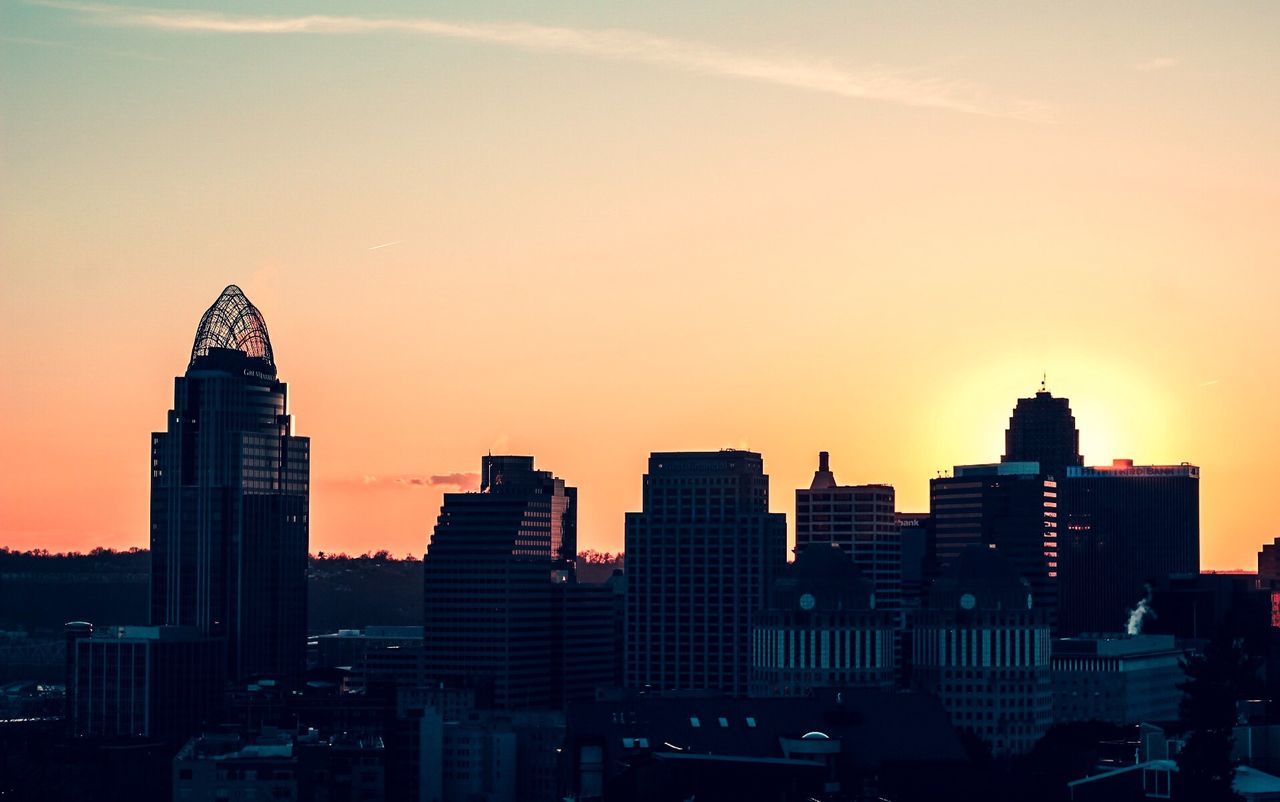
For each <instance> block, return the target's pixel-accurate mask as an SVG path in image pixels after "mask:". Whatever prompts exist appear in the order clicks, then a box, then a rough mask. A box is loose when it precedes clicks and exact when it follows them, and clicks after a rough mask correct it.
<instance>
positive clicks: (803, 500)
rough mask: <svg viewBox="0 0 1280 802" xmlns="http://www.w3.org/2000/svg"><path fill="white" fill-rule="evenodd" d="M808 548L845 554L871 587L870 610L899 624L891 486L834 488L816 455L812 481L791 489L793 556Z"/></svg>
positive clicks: (898, 554) (823, 458) (824, 459)
mask: <svg viewBox="0 0 1280 802" xmlns="http://www.w3.org/2000/svg"><path fill="white" fill-rule="evenodd" d="M811 544H821V545H823V546H838V547H839V548H840V550H841V551H842V552H844V553H845V554H847V555H849V557H850V559H852V561H853V564H854V565H855V566H857V569H858V572H859V573H860V574H861V575H862V577H863V578H864V579H867V580H870V582H871V586H872V589H873V590H874V592H875V609H877V610H883V611H887V612H890V613H892V614H893V615H894V617H895V618H899V619H900V617H901V612H902V530H901V527H900V526H899V525H898V522H897V517H896V515H895V511H894V492H893V487H892V486H891V485H838V484H836V478H835V474H834V473H832V471H831V464H830V461H829V457H828V454H827V452H825V451H823V452H821V453H819V454H818V470H817V471H816V472H815V473H814V475H813V482H812V483H811V484H810V485H809V487H808V489H799V490H796V553H797V554H798V553H799V552H801V551H803V550H804V549H805V548H807V547H808V546H809V545H811ZM899 623H901V622H900V621H899Z"/></svg>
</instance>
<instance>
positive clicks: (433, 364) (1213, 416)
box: [0, 3, 1280, 569]
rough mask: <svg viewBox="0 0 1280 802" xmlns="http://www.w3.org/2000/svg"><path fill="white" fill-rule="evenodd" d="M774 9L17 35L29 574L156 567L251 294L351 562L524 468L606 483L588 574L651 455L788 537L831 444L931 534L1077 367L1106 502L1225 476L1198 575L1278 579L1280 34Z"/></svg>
mask: <svg viewBox="0 0 1280 802" xmlns="http://www.w3.org/2000/svg"><path fill="white" fill-rule="evenodd" d="M751 11H752V12H753V13H751V14H742V15H741V16H742V17H743V20H742V21H741V22H740V23H735V24H733V25H728V24H726V23H725V19H724V16H723V14H721V13H717V10H716V9H713V8H708V9H699V10H693V9H686V8H683V7H679V8H677V7H675V6H672V5H663V4H652V5H649V4H647V7H646V8H631V9H625V10H624V9H612V10H605V9H582V8H575V7H572V6H570V5H568V4H555V5H551V6H545V7H543V8H541V9H538V10H537V11H536V12H535V11H534V10H531V9H527V8H519V7H516V6H514V5H512V4H503V3H492V4H485V5H482V6H475V7H470V8H465V9H464V8H461V7H449V6H441V7H438V8H433V9H432V10H431V11H429V12H428V11H423V10H421V9H417V8H414V7H412V6H411V5H409V4H407V3H378V4H370V5H367V6H362V7H361V9H360V12H359V13H358V14H356V13H353V12H352V11H351V9H349V8H348V9H345V10H344V9H343V8H341V7H339V6H337V5H335V4H327V5H325V6H323V7H322V8H318V9H316V10H315V14H316V15H317V16H316V17H315V18H308V19H311V21H310V22H306V21H300V20H299V19H298V18H297V17H291V16H290V15H289V14H287V13H267V12H264V11H263V10H261V9H260V8H257V7H254V6H252V5H250V4H237V5H235V6H234V7H219V8H217V9H213V8H212V7H208V8H205V9H203V10H202V9H200V8H199V7H198V4H192V5H191V6H190V7H188V8H186V9H184V10H172V9H169V10H159V11H154V10H153V11H150V12H148V11H145V10H140V9H137V8H127V9H126V8H124V7H112V6H105V5H98V4H61V3H9V4H5V5H3V6H0V29H2V30H3V31H4V33H3V35H2V36H0V75H2V76H3V77H2V78H0V115H2V116H3V118H4V120H5V147H4V149H3V152H0V174H2V175H3V177H4V186H5V191H4V192H3V193H0V216H2V217H3V219H4V220H5V221H6V223H7V225H6V226H5V232H4V236H3V237H0V264H3V266H4V267H3V270H2V271H0V320H3V321H4V323H3V324H2V325H3V330H2V332H3V334H4V336H3V337H0V364H3V365H4V366H5V372H6V380H5V381H4V382H3V383H0V452H3V453H4V454H6V459H5V460H4V461H3V465H0V545H2V546H7V547H10V548H19V549H28V548H47V549H50V550H53V551H64V550H82V551H83V550H87V549H90V548H93V547H95V546H111V547H117V548H127V547H130V546H144V545H145V544H146V543H147V539H148V538H147V517H148V501H147V497H148V478H147V469H146V467H145V466H146V460H147V452H146V449H145V447H144V446H142V445H141V443H142V439H141V438H142V437H143V436H144V435H145V433H149V432H150V431H152V429H153V428H154V427H155V421H156V420H157V417H158V416H159V415H160V414H161V413H162V412H163V410H164V409H166V408H167V407H166V404H167V403H168V401H169V400H170V398H171V391H172V387H171V386H170V384H169V382H170V380H171V377H172V376H173V375H175V374H177V373H179V372H181V369H182V366H183V364H184V363H185V359H186V353H187V351H188V349H189V344H190V339H189V338H190V334H191V330H192V324H193V322H194V318H195V316H196V315H198V314H199V311H200V310H201V309H204V308H205V307H206V306H207V305H208V303H209V300H210V298H212V297H213V295H214V294H215V293H216V292H217V291H218V290H219V288H221V287H223V286H225V285H226V284H229V283H236V284H238V285H240V286H242V287H243V288H244V290H245V292H246V293H247V294H248V295H249V297H251V298H253V300H254V302H255V303H256V304H257V305H258V306H259V307H261V308H262V309H263V311H264V314H265V315H266V316H267V317H268V318H270V320H271V322H272V335H273V340H274V342H275V345H276V346H277V349H278V351H279V353H280V355H281V357H280V361H281V365H282V371H283V372H284V373H286V374H287V375H288V377H289V383H290V389H291V391H292V394H293V397H292V399H291V404H292V405H293V406H294V407H295V409H294V410H292V411H293V412H294V413H296V415H297V431H298V433H299V434H301V435H305V436H308V437H310V438H312V439H313V442H314V443H315V453H314V455H313V464H312V485H313V487H312V502H313V503H312V516H313V520H314V523H313V525H312V527H311V549H312V551H327V552H332V551H346V552H363V551H368V550H378V549H383V548H385V549H389V550H391V551H392V552H393V553H395V554H397V555H398V554H404V553H411V554H414V555H418V556H421V554H422V553H423V552H424V550H425V547H426V543H427V540H428V538H429V535H430V532H431V526H432V522H433V521H434V520H435V517H436V515H437V513H438V511H439V508H440V504H441V500H442V496H443V493H444V492H452V491H456V490H460V489H468V488H470V487H472V486H473V482H474V481H475V478H474V473H475V469H476V468H475V456H476V455H477V454H481V453H484V452H486V451H489V450H492V451H493V453H495V454H497V453H515V454H530V455H534V456H536V457H537V459H538V461H539V463H540V464H546V465H551V466H555V470H556V473H557V475H558V476H562V477H564V478H565V480H566V481H568V482H570V483H571V484H572V485H573V486H575V487H578V488H580V489H581V492H582V498H581V504H580V506H581V509H580V522H579V532H580V536H579V542H580V545H581V547H582V548H584V549H597V550H607V551H617V550H619V549H620V548H621V545H622V541H623V528H624V524H623V522H624V514H625V513H626V512H628V511H636V510H639V509H640V491H639V487H638V482H637V478H638V477H639V476H641V475H642V474H643V473H644V470H645V464H646V460H647V458H648V455H649V454H650V453H651V452H654V451H664V450H676V449H688V450H699V449H718V448H722V447H737V448H750V449H752V450H754V451H758V452H760V453H762V454H763V455H764V457H765V460H766V465H767V470H768V472H769V474H770V476H771V481H772V483H773V487H774V496H773V499H772V502H771V503H772V509H773V510H774V511H777V512H784V513H786V514H787V516H788V520H789V522H790V523H789V526H788V528H789V529H790V530H791V531H792V533H793V532H794V508H793V506H792V499H791V493H792V491H793V490H794V489H797V488H803V487H807V486H808V483H809V480H810V478H811V475H812V470H813V467H812V466H813V459H814V455H815V454H817V453H818V452H819V451H828V452H830V453H831V455H832V458H833V459H834V460H835V461H836V463H837V464H838V465H839V467H840V478H841V481H842V482H847V483H850V484H865V483H886V484H892V485H893V486H894V488H895V491H896V497H897V500H898V506H899V509H900V510H903V511H924V510H926V509H927V505H928V503H929V484H928V480H929V479H930V478H931V477H934V476H936V474H937V472H938V471H939V470H947V469H949V468H950V467H951V466H953V465H964V464H975V463H988V462H996V461H998V460H999V458H1000V456H1001V454H1002V453H1003V445H1004V444H1003V441H1002V437H1003V432H1004V430H1005V427H1006V423H1007V419H1008V416H1009V413H1010V410H1011V409H1012V408H1013V406H1014V404H1015V402H1016V400H1017V399H1019V398H1022V397H1026V396H1029V395H1031V394H1032V393H1033V392H1034V391H1035V390H1036V389H1037V387H1038V386H1039V382H1040V378H1041V375H1042V373H1044V372H1046V371H1047V373H1048V386H1049V389H1050V390H1051V391H1053V392H1054V394H1055V395H1060V396H1065V397H1067V398H1069V399H1070V400H1071V404H1072V409H1073V411H1074V413H1075V416H1076V421H1077V424H1078V427H1079V430H1080V440H1081V442H1080V450H1081V452H1082V453H1083V454H1084V457H1085V462H1086V464H1087V465H1106V464H1109V463H1110V462H1111V461H1112V460H1113V459H1117V458H1132V459H1134V460H1136V461H1137V462H1138V463H1139V464H1177V463H1180V462H1183V461H1188V462H1191V463H1193V464H1195V465H1198V466H1199V467H1200V468H1201V469H1202V471H1203V473H1202V486H1201V493H1202V529H1201V531H1202V540H1201V546H1202V548H1201V561H1202V566H1203V567H1205V568H1216V569H1230V568H1244V567H1249V566H1251V565H1252V563H1253V560H1254V555H1255V554H1256V552H1257V549H1258V548H1259V546H1260V545H1261V544H1262V543H1265V542H1269V541H1270V540H1271V539H1272V538H1273V537H1274V536H1275V534H1276V533H1277V532H1276V530H1275V529H1273V528H1272V527H1271V524H1270V523H1269V517H1268V513H1269V504H1268V501H1269V488H1268V484H1267V481H1266V477H1267V474H1268V470H1267V469H1268V468H1269V466H1270V460H1271V449H1270V447H1269V444H1270V443H1271V442H1272V441H1274V440H1275V437H1276V435H1277V434H1280V428H1278V427H1280V424H1276V423H1275V421H1274V416H1273V415H1272V414H1271V409H1270V408H1271V406H1272V399H1273V398H1274V397H1275V396H1276V394H1277V390H1280V379H1277V377H1275V376H1274V375H1273V374H1272V373H1271V372H1269V371H1267V370H1265V366H1267V365H1268V364H1270V362H1271V360H1272V356H1271V351H1272V350H1273V348H1274V343H1275V342H1276V341H1277V338H1278V337H1280V320H1278V319H1277V318H1276V316H1275V315H1274V313H1273V310H1274V306H1275V301H1276V299H1277V296H1278V295H1280V282H1277V280H1276V279H1275V278H1274V277H1273V271H1271V270H1270V268H1271V266H1272V265H1274V262H1275V257H1276V256H1277V254H1278V253H1280V252H1278V251H1277V239H1276V237H1275V235H1274V233H1272V232H1271V227H1270V225H1269V222H1270V216H1271V211H1272V209H1273V208H1274V205H1275V190H1274V187H1275V186H1276V185H1277V181H1276V178H1277V177H1278V174H1280V160H1278V159H1277V156H1276V154H1275V152H1274V148H1273V147H1272V146H1271V144H1270V143H1271V142H1273V141H1275V139H1276V136H1277V134H1280V130H1278V129H1280V116H1278V115H1277V113H1276V111H1275V105H1274V104H1273V103H1271V102H1270V100H1271V98H1272V97H1273V95H1274V91H1275V88H1276V85H1275V76H1276V75H1277V74H1280V64H1278V63H1277V59H1280V56H1278V55H1277V53H1276V52H1275V48H1274V46H1273V42H1272V41H1271V38H1272V37H1271V36H1270V35H1269V33H1270V32H1271V31H1274V30H1275V29H1276V23H1277V22H1278V21H1280V19H1277V15H1278V14H1280V10H1277V9H1274V8H1271V7H1236V8H1230V9H1223V8H1212V7H1207V6H1198V5H1196V4H1190V3H1172V4H1169V6H1168V8H1167V9H1166V13H1164V14H1162V15H1161V19H1160V23H1159V24H1158V25H1152V24H1151V22H1150V20H1149V19H1147V18H1146V16H1145V15H1143V14H1141V13H1140V12H1138V11H1136V10H1132V9H1101V8H1099V9H1072V10H1067V9H1054V8H1052V7H1044V8H1039V9H1038V10H1037V11H1036V12H1035V13H1029V12H1027V11H1025V10H1022V9H1020V8H1019V7H1018V6H1015V5H1012V4H1010V5H1001V4H996V5H993V6H992V8H991V9H990V13H989V14H983V15H974V14H971V13H968V12H967V11H965V10H961V9H958V8H957V9H948V8H946V7H945V6H943V7H931V9H930V11H929V13H927V14H924V13H917V12H915V11H913V10H912V9H909V8H885V7H869V6H861V7H857V8H848V9H841V10H834V9H823V8H820V7H814V8H808V9H805V10H803V12H802V13H801V12H797V13H790V12H786V11H784V10H782V9H778V8H772V7H765V5H764V4H757V5H754V6H752V7H751ZM317 20H322V21H320V22H317ZM286 30H288V31H294V32H292V33H288V32H285V31H286ZM1028 42H1034V43H1035V47H1034V48H1030V49H1029V46H1028ZM69 482H76V483H77V484H79V485H80V488H79V489H78V490H77V499H78V503H76V504H67V503H65V495H66V489H67V485H68V483H69ZM791 536H792V538H794V535H793V534H792V535H791Z"/></svg>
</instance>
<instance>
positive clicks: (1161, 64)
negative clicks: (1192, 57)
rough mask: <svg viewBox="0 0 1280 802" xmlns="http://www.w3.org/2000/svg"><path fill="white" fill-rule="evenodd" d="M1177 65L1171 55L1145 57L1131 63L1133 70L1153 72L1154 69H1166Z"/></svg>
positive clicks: (1176, 61)
mask: <svg viewBox="0 0 1280 802" xmlns="http://www.w3.org/2000/svg"><path fill="white" fill-rule="evenodd" d="M1176 66H1178V60H1177V59H1176V58H1172V57H1171V56H1160V57H1158V58H1152V59H1147V60H1146V61H1140V62H1138V63H1137V64H1134V65H1133V68H1134V69H1135V70H1138V71H1140V72H1154V71H1155V70H1167V69H1170V68H1171V67H1176Z"/></svg>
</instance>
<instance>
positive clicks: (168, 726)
mask: <svg viewBox="0 0 1280 802" xmlns="http://www.w3.org/2000/svg"><path fill="white" fill-rule="evenodd" d="M68 648H69V649H70V653H69V654H68V655H67V659H68V664H69V666H70V672H69V674H68V677H67V680H68V682H67V697H68V705H67V709H68V712H69V715H70V721H69V722H68V724H69V725H70V728H71V732H72V734H73V735H75V736H76V737H77V738H105V739H127V738H185V737H187V736H189V735H191V734H192V733H193V732H195V731H197V730H198V729H199V728H200V727H201V726H204V725H206V724H208V723H211V722H212V721H213V720H214V713H215V710H216V704H217V699H218V694H219V693H220V692H221V691H222V686H223V682H224V680H225V678H226V669H225V666H224V665H223V663H222V658H223V654H224V650H223V644H222V643H221V641H220V640H219V639H217V638H210V637H208V636H205V635H202V634H200V631H199V630H197V629H196V628H195V627H110V628H107V629H104V630H99V631H98V632H94V633H93V634H92V635H86V636H84V637H79V638H75V639H72V640H69V641H68Z"/></svg>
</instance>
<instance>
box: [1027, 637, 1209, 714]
mask: <svg viewBox="0 0 1280 802" xmlns="http://www.w3.org/2000/svg"><path fill="white" fill-rule="evenodd" d="M1181 656H1182V651H1181V650H1180V649H1178V648H1177V647H1176V645H1175V644H1174V639H1173V636H1172V635H1126V634H1120V633H1115V634H1100V635H1081V636H1079V637H1075V638H1061V639H1059V640H1056V641H1054V642H1053V649H1052V655H1051V658H1050V664H1051V668H1052V672H1053V720H1054V722H1055V723H1058V724H1064V723H1067V722H1072V721H1107V722H1110V723H1112V724H1138V723H1140V722H1143V721H1172V720H1174V719H1177V717H1178V704H1179V702H1180V701H1181V699H1182V691H1181V690H1180V689H1179V688H1178V685H1179V684H1180V683H1181V682H1183V680H1184V674H1183V671H1182V668H1181V666H1180V665H1179V660H1180V658H1181Z"/></svg>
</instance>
